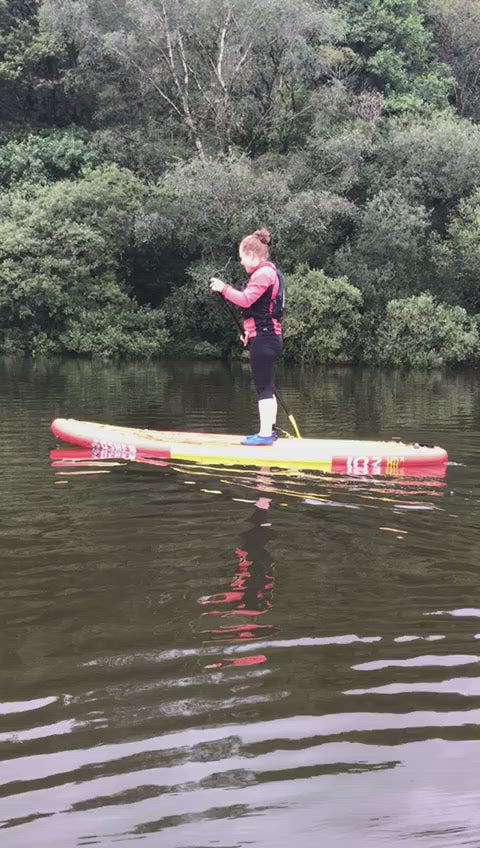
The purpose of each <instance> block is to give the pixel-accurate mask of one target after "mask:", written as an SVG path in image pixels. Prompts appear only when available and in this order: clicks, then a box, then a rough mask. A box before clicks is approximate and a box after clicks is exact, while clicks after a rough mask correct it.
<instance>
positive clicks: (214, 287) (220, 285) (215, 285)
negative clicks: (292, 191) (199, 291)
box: [210, 277, 227, 294]
mask: <svg viewBox="0 0 480 848" xmlns="http://www.w3.org/2000/svg"><path fill="white" fill-rule="evenodd" d="M226 287H227V284H226V283H224V282H223V280H219V278H218V277H210V291H212V292H220V294H222V292H223V290H224V289H226Z"/></svg>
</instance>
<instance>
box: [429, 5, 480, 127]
mask: <svg viewBox="0 0 480 848" xmlns="http://www.w3.org/2000/svg"><path fill="white" fill-rule="evenodd" d="M429 16H430V25H431V29H432V32H433V34H434V36H435V40H436V43H437V46H438V52H439V55H440V57H441V58H442V59H443V61H444V62H445V63H446V64H447V65H448V66H449V67H450V69H451V71H452V74H453V90H454V93H455V102H456V106H457V108H458V111H459V112H460V114H461V115H464V116H465V117H471V118H473V119H474V120H475V121H478V120H480V79H479V76H478V57H479V52H480V4H479V3H478V0H431V4H430V8H429Z"/></svg>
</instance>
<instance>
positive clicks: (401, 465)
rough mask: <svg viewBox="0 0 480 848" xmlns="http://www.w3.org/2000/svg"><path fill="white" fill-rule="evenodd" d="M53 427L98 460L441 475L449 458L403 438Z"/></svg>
mask: <svg viewBox="0 0 480 848" xmlns="http://www.w3.org/2000/svg"><path fill="white" fill-rule="evenodd" d="M51 430H52V432H53V433H54V434H55V435H56V436H58V438H60V439H63V440H64V441H65V442H70V443H71V444H73V445H80V446H81V447H85V448H90V449H91V451H92V456H93V457H96V458H98V459H104V458H118V457H122V458H124V459H135V458H136V457H137V456H144V457H156V458H157V459H165V460H169V459H172V460H189V461H190V462H197V463H201V464H202V465H206V464H213V465H245V466H254V467H262V468H263V467H265V466H268V467H271V468H293V467H297V468H311V469H316V470H318V471H324V472H327V473H339V474H412V475H422V476H438V475H443V474H444V473H445V468H446V463H447V460H448V456H447V452H446V451H445V450H444V449H443V448H439V447H433V446H428V445H419V444H416V443H415V444H404V443H402V442H399V441H391V442H368V441H354V440H342V439H294V438H292V439H278V441H276V442H275V443H274V444H273V445H269V446H266V447H250V446H248V445H242V444H241V441H242V439H243V438H244V436H233V435H232V436H229V435H222V434H217V433H182V432H177V431H168V430H141V429H136V428H132V427H116V426H114V425H110V424H96V423H94V422H90V421H77V420H75V419H74V418H56V419H55V421H53V423H52V425H51Z"/></svg>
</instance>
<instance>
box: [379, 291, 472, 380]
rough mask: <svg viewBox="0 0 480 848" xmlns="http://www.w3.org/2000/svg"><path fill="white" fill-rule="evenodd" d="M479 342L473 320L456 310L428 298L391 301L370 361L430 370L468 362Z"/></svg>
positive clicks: (456, 307)
mask: <svg viewBox="0 0 480 848" xmlns="http://www.w3.org/2000/svg"><path fill="white" fill-rule="evenodd" d="M479 347H480V339H479V335H478V328H477V325H476V322H475V320H474V319H473V318H469V316H468V315H467V313H466V312H465V310H464V309H462V308H461V307H460V306H446V305H445V304H443V303H436V302H435V300H434V298H433V297H432V295H431V294H421V295H418V296H414V297H409V298H403V299H402V300H392V301H390V303H389V304H388V305H387V309H386V314H385V317H384V318H383V320H382V322H381V324H380V326H379V328H378V333H377V336H376V345H375V350H374V351H372V358H373V359H374V361H377V362H380V363H386V364H393V365H409V366H413V367H417V368H432V367H436V366H439V365H454V364H458V363H461V362H469V361H472V360H473V359H474V357H475V356H477V355H478V352H479Z"/></svg>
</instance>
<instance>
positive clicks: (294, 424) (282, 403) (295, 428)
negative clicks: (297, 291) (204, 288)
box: [218, 292, 302, 439]
mask: <svg viewBox="0 0 480 848" xmlns="http://www.w3.org/2000/svg"><path fill="white" fill-rule="evenodd" d="M218 296H219V297H220V299H221V301H222V303H223V305H224V307H225V309H226V310H227V312H228V314H229V315H230V318H231V319H232V321H233V323H234V324H235V325H236V327H237V328H238V330H239V332H240V336H243V327H242V325H241V324H240V321H239V320H238V318H237V316H236V315H235V312H234V311H233V309H231V307H230V306H229V305H228V303H227V302H226V300H225V298H224V297H222V295H221V294H220V292H219V293H218ZM273 392H274V394H275V397H276V398H277V400H278V402H279V404H280V406H281V407H282V409H283V411H284V412H285V415H286V416H287V418H288V420H289V421H290V424H291V425H292V427H293V431H294V433H295V435H296V437H297V439H301V438H302V437H301V435H300V430H299V429H298V426H297V422H296V421H295V417H294V415H293V414H292V413H291V412H290V410H289V408H288V406H287V404H286V403H285V401H284V400H283V398H282V396H281V394H280V393H279V391H278V389H277V387H276V386H274V387H273Z"/></svg>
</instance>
